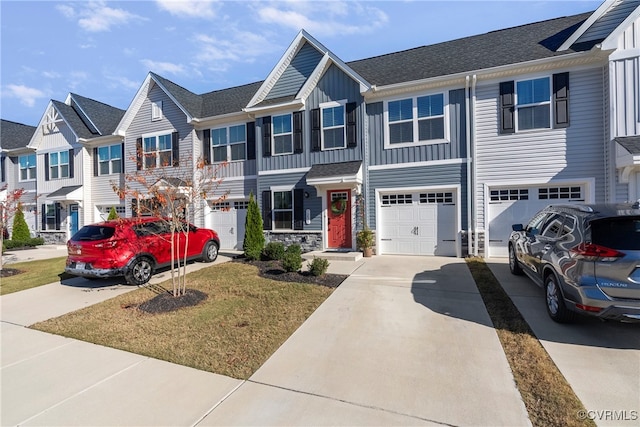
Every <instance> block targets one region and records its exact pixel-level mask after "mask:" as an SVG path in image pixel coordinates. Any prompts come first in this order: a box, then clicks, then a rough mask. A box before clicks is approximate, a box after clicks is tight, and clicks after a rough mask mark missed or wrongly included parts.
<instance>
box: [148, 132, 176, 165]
mask: <svg viewBox="0 0 640 427" xmlns="http://www.w3.org/2000/svg"><path fill="white" fill-rule="evenodd" d="M142 154H143V156H144V168H145V169H150V168H155V167H163V166H171V165H172V164H173V158H172V146H171V134H170V133H168V134H164V135H154V136H147V137H144V138H142Z"/></svg>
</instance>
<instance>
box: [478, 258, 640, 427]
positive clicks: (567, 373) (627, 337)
mask: <svg viewBox="0 0 640 427" xmlns="http://www.w3.org/2000/svg"><path fill="white" fill-rule="evenodd" d="M486 262H487V264H488V266H489V268H491V271H492V272H493V274H494V276H496V278H497V279H498V281H499V282H500V283H501V284H502V287H503V288H504V289H505V291H506V292H507V294H508V295H509V296H510V297H511V300H512V301H513V302H514V303H515V305H516V307H517V308H518V310H519V311H520V313H522V315H523V317H524V318H525V320H526V321H527V323H528V324H529V326H530V327H531V329H532V330H533V332H534V333H535V334H536V336H537V337H538V339H539V340H540V342H541V343H542V345H543V346H544V348H545V350H546V351H547V353H549V355H550V356H551V358H552V359H553V361H554V363H555V364H556V365H557V366H558V369H560V372H562V375H564V377H565V378H566V379H567V381H568V382H569V384H571V387H572V388H573V390H574V392H575V393H576V395H577V396H578V398H579V399H580V400H581V401H582V403H583V405H584V406H585V408H586V409H587V410H588V411H589V413H588V415H589V417H590V418H592V419H594V421H595V422H596V424H598V425H599V426H638V425H640V325H638V324H628V323H627V324H625V323H617V322H601V321H599V320H596V319H592V318H581V319H579V320H578V321H577V322H575V323H573V324H568V325H562V324H558V323H555V322H554V321H552V320H551V319H550V318H549V316H548V315H547V312H546V310H545V299H544V298H545V296H544V291H543V289H542V288H540V287H538V286H537V285H535V284H534V283H533V282H532V281H531V280H530V279H528V278H527V277H525V276H514V275H512V274H511V273H510V272H509V265H508V260H507V259H502V258H491V259H487V260H486Z"/></svg>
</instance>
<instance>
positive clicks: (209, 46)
mask: <svg viewBox="0 0 640 427" xmlns="http://www.w3.org/2000/svg"><path fill="white" fill-rule="evenodd" d="M603 1H604V0H602V1H593V0H570V1H568V0H547V1H535V0H508V1H507V0H504V1H480V0H473V1H457V0H448V1H430V0H407V1H357V0H353V1H352V0H346V1H329V0H325V1H318V0H315V1H303V0H295V1H294V0H290V1H269V0H262V1H248V0H245V1H217V0H137V1H86V0H84V1H29V0H27V1H24V0H21V1H16V0H0V118H2V119H4V120H10V121H13V122H18V123H23V124H27V125H32V126H37V125H38V123H39V121H40V119H41V118H42V116H43V115H44V113H45V110H46V108H47V106H48V104H49V101H50V100H52V99H54V100H58V101H64V100H65V99H66V97H67V95H68V94H69V93H75V94H78V95H81V96H84V97H88V98H92V99H95V100H97V101H100V102H103V103H105V104H109V105H111V106H114V107H117V108H121V109H123V110H126V109H127V108H128V106H129V104H130V103H131V102H132V100H133V97H134V96H135V94H136V92H137V91H138V89H139V88H140V86H141V85H142V82H143V81H144V79H145V78H146V76H147V74H148V73H149V71H152V72H154V73H156V74H159V75H161V76H162V77H164V78H166V79H169V80H171V81H173V82H174V83H177V84H179V85H180V86H182V87H184V88H186V89H188V90H190V91H191V92H194V93H197V94H202V93H206V92H210V91H213V90H218V89H224V88H229V87H234V86H239V85H244V84H248V83H253V82H256V81H261V80H264V79H265V78H266V77H267V76H268V75H269V73H270V72H271V70H272V69H273V68H274V66H275V65H276V64H277V62H278V61H279V60H280V59H281V56H282V55H283V54H284V51H285V50H286V49H287V48H288V47H289V45H290V43H291V42H292V41H293V39H294V38H295V36H296V35H297V34H298V32H299V31H300V30H301V29H304V30H306V31H307V32H308V33H309V34H310V35H311V36H313V37H314V38H315V39H316V40H318V41H319V42H320V43H322V44H323V45H324V46H325V47H327V48H328V49H329V50H331V51H333V52H334V53H335V54H336V55H337V56H338V57H339V58H341V59H342V60H343V61H345V62H348V61H352V60H356V59H364V58H370V57H373V56H378V55H384V54H386V53H391V52H397V51H401V50H406V49H411V48H414V47H419V46H424V45H430V44H434V43H439V42H444V41H448V40H454V39H458V38H461V37H466V36H471V35H476V34H482V33H486V32H488V31H493V30H499V29H502V28H509V27H514V26H518V25H523V24H527V23H531V22H538V21H542V20H546V19H552V18H557V17H561V16H568V15H574V14H578V13H583V12H590V11H593V10H595V9H597V8H598V7H599V6H600V5H601V4H602V2H603Z"/></svg>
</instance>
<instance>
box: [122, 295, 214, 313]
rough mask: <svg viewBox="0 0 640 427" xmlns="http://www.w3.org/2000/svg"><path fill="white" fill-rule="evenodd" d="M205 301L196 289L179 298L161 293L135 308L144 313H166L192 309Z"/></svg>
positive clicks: (204, 297) (205, 296) (204, 296)
mask: <svg viewBox="0 0 640 427" xmlns="http://www.w3.org/2000/svg"><path fill="white" fill-rule="evenodd" d="M206 299H207V294H205V293H204V292H201V291H198V290H196V289H187V290H186V291H185V294H184V295H181V296H179V297H174V296H173V294H171V293H170V292H162V293H161V294H158V295H156V296H155V297H153V298H151V299H150V300H149V301H145V302H143V303H142V304H140V305H139V306H138V307H137V308H138V309H140V310H142V311H144V312H145V313H152V314H153V313H168V312H170V311H174V310H177V309H179V308H183V307H193V306H194V305H198V304H199V303H200V302H201V301H204V300H206ZM125 308H128V307H125Z"/></svg>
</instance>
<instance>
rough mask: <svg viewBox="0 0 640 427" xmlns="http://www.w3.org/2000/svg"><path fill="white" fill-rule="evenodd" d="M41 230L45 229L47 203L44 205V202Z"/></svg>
mask: <svg viewBox="0 0 640 427" xmlns="http://www.w3.org/2000/svg"><path fill="white" fill-rule="evenodd" d="M41 218H42V231H45V230H46V229H47V205H45V204H44V203H43V204H42V215H41Z"/></svg>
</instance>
